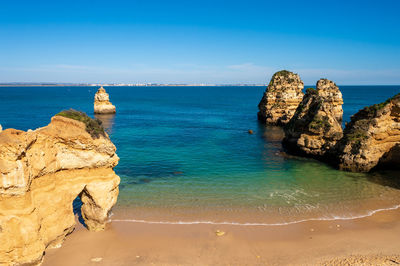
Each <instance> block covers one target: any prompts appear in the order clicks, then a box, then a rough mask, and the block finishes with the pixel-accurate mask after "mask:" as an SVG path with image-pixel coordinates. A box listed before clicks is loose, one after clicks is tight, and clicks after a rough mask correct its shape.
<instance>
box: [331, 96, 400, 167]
mask: <svg viewBox="0 0 400 266" xmlns="http://www.w3.org/2000/svg"><path fill="white" fill-rule="evenodd" d="M332 157H334V158H336V165H337V166H338V167H339V169H343V170H348V171H356V172H368V171H370V170H372V169H374V168H376V167H385V168H387V167H390V168H397V169H400V94H397V95H396V96H394V97H393V98H390V99H388V100H387V101H385V102H383V103H380V104H375V105H372V106H369V107H366V108H364V109H362V110H360V111H359V112H358V113H356V114H355V115H353V116H352V117H351V121H350V122H349V123H348V124H347V125H346V127H345V130H344V137H343V138H342V139H341V140H340V141H339V142H338V143H337V145H336V147H335V150H334V151H333V154H332Z"/></svg>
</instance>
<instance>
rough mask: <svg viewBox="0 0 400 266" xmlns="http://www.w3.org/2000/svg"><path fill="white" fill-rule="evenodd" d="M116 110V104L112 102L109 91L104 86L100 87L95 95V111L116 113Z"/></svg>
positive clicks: (97, 112) (98, 112)
mask: <svg viewBox="0 0 400 266" xmlns="http://www.w3.org/2000/svg"><path fill="white" fill-rule="evenodd" d="M115 112H116V111H115V106H114V105H112V104H111V102H110V98H109V96H108V93H107V92H106V90H105V89H104V88H103V87H100V89H99V90H98V91H97V92H96V94H95V96H94V113H95V114H115Z"/></svg>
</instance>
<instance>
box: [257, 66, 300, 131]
mask: <svg viewBox="0 0 400 266" xmlns="http://www.w3.org/2000/svg"><path fill="white" fill-rule="evenodd" d="M303 88H304V83H303V81H301V79H300V77H299V75H297V74H294V73H292V72H289V71H287V70H282V71H279V72H276V73H275V74H274V75H273V76H272V78H271V81H270V83H269V85H268V87H267V90H266V91H265V93H264V96H263V98H262V99H261V101H260V103H259V104H258V109H259V112H258V119H259V120H260V121H261V122H262V123H266V124H270V125H284V124H286V123H288V122H289V120H290V119H291V118H292V116H293V115H294V113H295V111H296V108H297V106H298V105H299V103H300V102H301V100H302V99H303V95H304V93H303V91H302V90H303Z"/></svg>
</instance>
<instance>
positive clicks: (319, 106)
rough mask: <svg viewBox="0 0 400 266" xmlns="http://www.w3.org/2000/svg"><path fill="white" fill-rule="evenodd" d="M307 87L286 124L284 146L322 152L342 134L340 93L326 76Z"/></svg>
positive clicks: (295, 149)
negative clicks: (312, 85)
mask: <svg viewBox="0 0 400 266" xmlns="http://www.w3.org/2000/svg"><path fill="white" fill-rule="evenodd" d="M316 87H317V88H316V90H314V89H307V93H306V94H305V96H304V98H303V100H302V101H301V103H300V104H299V106H298V108H297V109H296V112H295V114H294V115H293V117H292V119H291V120H290V122H289V123H288V124H287V126H286V127H285V129H284V130H285V138H284V140H283V144H284V146H285V147H286V148H287V149H288V150H290V151H294V152H298V153H301V154H305V155H310V156H323V155H325V153H326V152H327V151H328V150H330V149H331V148H332V147H334V145H335V144H336V142H337V141H338V140H340V139H341V138H342V136H343V129H342V125H341V123H342V117H343V109H342V104H343V99H342V93H341V92H340V90H339V88H338V87H337V86H336V84H335V83H334V82H332V81H330V80H327V79H321V80H319V81H318V82H317V86H316Z"/></svg>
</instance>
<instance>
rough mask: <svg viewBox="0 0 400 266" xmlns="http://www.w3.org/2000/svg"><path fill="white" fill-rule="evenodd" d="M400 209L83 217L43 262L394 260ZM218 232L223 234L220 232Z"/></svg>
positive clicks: (327, 262) (309, 262)
mask: <svg viewBox="0 0 400 266" xmlns="http://www.w3.org/2000/svg"><path fill="white" fill-rule="evenodd" d="M399 218H400V210H398V209H397V210H387V211H382V212H378V213H375V214H373V215H371V216H369V217H365V218H358V219H357V218H356V219H351V220H330V221H306V222H300V223H296V224H290V225H283V226H239V225H227V224H149V223H137V222H126V221H115V220H114V221H113V219H111V223H109V224H108V225H107V228H106V231H104V232H102V233H94V232H89V231H87V230H86V229H85V228H84V227H83V226H82V225H81V224H79V223H77V226H76V230H75V232H74V233H72V234H71V235H69V236H68V237H67V239H66V241H65V242H64V244H63V246H62V247H61V248H59V249H49V250H47V251H46V256H45V259H44V263H43V265H45V266H46V265H132V264H135V265H324V264H325V265H332V264H334V265H341V264H343V265H346V264H347V265H348V264H349V263H351V264H357V263H359V264H362V263H364V265H374V264H377V263H380V264H381V265H395V264H398V263H400V260H399V258H398V256H396V255H395V254H400V240H399V238H398V235H399V233H400V219H399ZM217 231H220V232H221V231H222V232H225V234H224V235H222V236H218V235H217V234H216V232H217Z"/></svg>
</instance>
